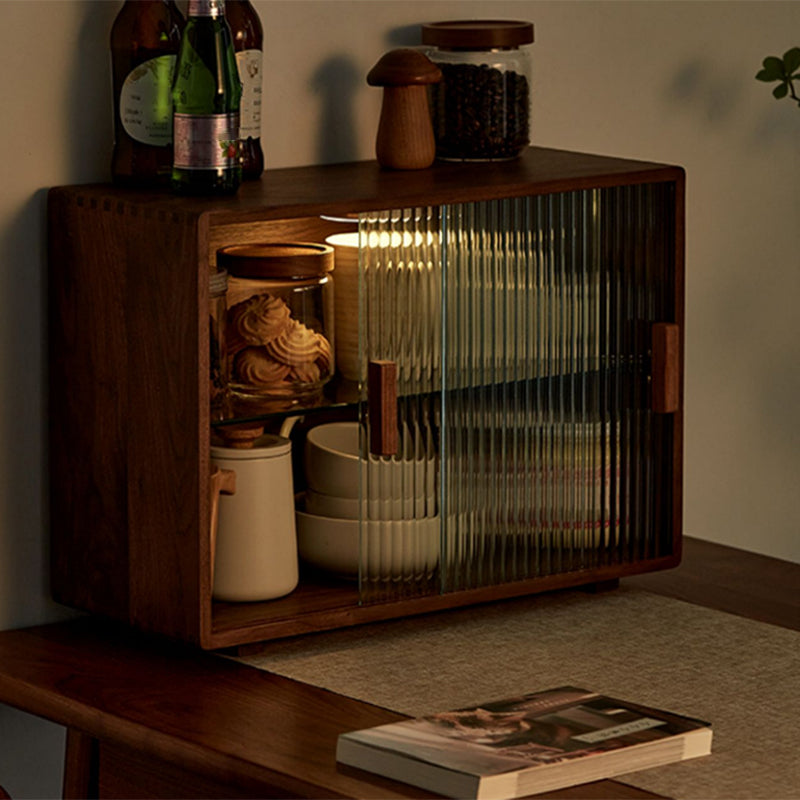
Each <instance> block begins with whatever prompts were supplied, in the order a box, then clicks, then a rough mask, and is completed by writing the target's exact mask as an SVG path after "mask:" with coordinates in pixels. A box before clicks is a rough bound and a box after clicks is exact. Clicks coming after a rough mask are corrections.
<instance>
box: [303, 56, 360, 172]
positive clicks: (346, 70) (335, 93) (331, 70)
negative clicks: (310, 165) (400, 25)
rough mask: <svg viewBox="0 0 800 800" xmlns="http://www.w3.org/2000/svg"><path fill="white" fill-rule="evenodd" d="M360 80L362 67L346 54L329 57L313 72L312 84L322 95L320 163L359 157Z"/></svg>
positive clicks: (319, 137)
mask: <svg viewBox="0 0 800 800" xmlns="http://www.w3.org/2000/svg"><path fill="white" fill-rule="evenodd" d="M361 81H362V75H361V73H360V70H359V69H358V67H357V66H356V64H355V62H354V61H353V59H352V58H350V57H349V56H346V55H336V56H331V57H330V58H327V59H326V60H325V61H323V62H322V63H321V64H320V65H319V67H318V68H317V70H316V71H315V72H314V74H313V75H312V76H311V88H312V89H313V91H314V92H315V93H316V94H318V95H319V96H320V98H321V107H320V117H319V129H318V131H317V145H316V157H317V162H318V163H320V164H334V163H338V162H342V161H354V160H355V159H356V158H357V157H358V136H357V131H356V124H355V116H356V115H355V96H356V92H357V91H358V89H359V87H360V86H361Z"/></svg>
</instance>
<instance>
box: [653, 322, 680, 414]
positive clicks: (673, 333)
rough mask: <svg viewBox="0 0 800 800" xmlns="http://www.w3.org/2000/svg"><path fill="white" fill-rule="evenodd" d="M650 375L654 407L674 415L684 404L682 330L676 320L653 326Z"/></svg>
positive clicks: (655, 409) (656, 410)
mask: <svg viewBox="0 0 800 800" xmlns="http://www.w3.org/2000/svg"><path fill="white" fill-rule="evenodd" d="M651 376H652V384H651V404H650V406H651V408H652V409H653V411H655V412H656V413H658V414H674V413H675V412H676V411H678V410H679V409H680V404H681V332H680V328H679V327H678V326H677V325H676V324H675V323H674V322H656V323H655V324H654V325H653V330H652V340H651Z"/></svg>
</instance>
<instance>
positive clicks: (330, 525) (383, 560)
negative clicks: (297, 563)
mask: <svg viewBox="0 0 800 800" xmlns="http://www.w3.org/2000/svg"><path fill="white" fill-rule="evenodd" d="M296 518H297V547H298V552H299V554H300V558H301V559H302V560H303V561H305V562H306V563H307V564H311V565H313V566H315V567H318V568H320V569H323V570H325V571H326V572H332V573H333V574H335V575H338V576H339V577H342V578H348V579H351V580H352V579H356V578H358V568H359V558H362V559H363V566H364V572H363V575H364V577H365V578H367V579H368V580H398V579H400V580H402V579H408V580H411V579H420V578H423V577H430V576H431V575H432V574H433V572H434V570H435V569H436V566H437V564H438V563H439V518H438V517H430V518H428V519H414V520H393V521H387V522H377V521H373V520H370V521H367V522H362V523H359V521H358V520H356V519H337V518H335V517H320V516H317V515H316V514H309V513H307V512H305V511H297V512H296ZM362 526H363V532H364V547H363V551H364V552H363V553H361V548H360V547H359V531H360V530H361V529H362Z"/></svg>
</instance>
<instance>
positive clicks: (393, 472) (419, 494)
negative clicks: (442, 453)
mask: <svg viewBox="0 0 800 800" xmlns="http://www.w3.org/2000/svg"><path fill="white" fill-rule="evenodd" d="M406 431H407V428H404V433H405V432H406ZM364 438H366V437H365V436H363V434H362V429H361V426H360V425H359V424H358V423H357V422H330V423H326V424H323V425H318V426H316V427H315V428H311V429H310V430H309V431H308V433H307V434H306V443H305V451H304V456H305V473H306V480H307V481H308V486H309V489H310V490H311V491H312V492H315V493H317V494H319V495H325V496H326V497H329V498H339V499H340V500H352V501H355V502H356V503H357V501H358V498H359V497H361V498H362V499H365V500H367V501H369V515H368V516H369V517H370V518H372V519H412V518H415V517H417V518H418V517H425V516H428V517H430V516H433V514H435V513H436V512H435V505H436V504H435V500H434V498H435V495H436V471H437V469H438V466H437V461H436V458H435V456H434V455H432V454H431V455H415V454H414V451H413V450H412V449H411V448H406V449H405V450H404V452H405V456H404V457H395V456H375V455H370V456H369V457H366V456H362V455H361V454H360V450H361V448H362V446H363V439H364ZM405 440H406V441H408V440H410V434H406V436H405ZM317 500H318V498H314V502H316V501H317ZM319 502H321V503H323V504H324V503H325V502H326V501H325V500H320V501H319ZM333 502H335V501H330V503H328V504H327V505H326V506H325V507H324V508H323V506H322V505H317V506H316V509H317V510H314V509H309V510H310V511H312V513H319V514H321V515H322V516H344V517H349V518H355V517H357V516H359V515H358V512H357V511H356V512H355V513H354V512H353V510H352V503H350V504H347V503H345V504H340V506H341V505H346V506H348V510H347V511H334V510H330V509H331V504H332V503H333Z"/></svg>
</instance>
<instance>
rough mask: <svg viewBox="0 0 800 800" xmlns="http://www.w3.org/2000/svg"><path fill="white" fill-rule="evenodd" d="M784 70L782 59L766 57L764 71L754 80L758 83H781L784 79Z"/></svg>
mask: <svg viewBox="0 0 800 800" xmlns="http://www.w3.org/2000/svg"><path fill="white" fill-rule="evenodd" d="M784 69H785V68H784V66H783V60H782V59H780V58H777V57H776V56H767V57H766V58H765V59H764V69H762V70H761V71H760V72H759V73H758V75H756V78H758V80H760V81H782V80H784V79H785V78H786V73H785V71H784Z"/></svg>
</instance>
